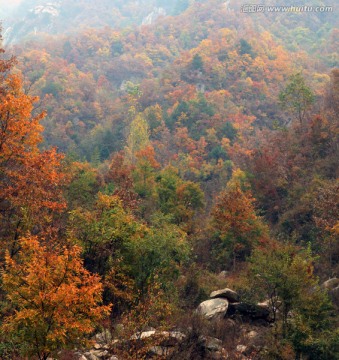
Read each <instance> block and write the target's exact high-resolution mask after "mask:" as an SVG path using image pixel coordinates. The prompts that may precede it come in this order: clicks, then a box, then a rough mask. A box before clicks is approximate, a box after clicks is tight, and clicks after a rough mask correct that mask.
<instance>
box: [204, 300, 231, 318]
mask: <svg viewBox="0 0 339 360" xmlns="http://www.w3.org/2000/svg"><path fill="white" fill-rule="evenodd" d="M228 305H229V303H228V301H227V300H226V299H220V298H216V299H210V300H206V301H204V302H202V303H201V304H200V305H199V306H198V308H197V312H198V313H199V314H201V315H203V316H204V317H205V318H207V319H209V320H212V319H218V318H219V319H220V318H221V319H222V318H224V317H225V315H226V312H227V309H228Z"/></svg>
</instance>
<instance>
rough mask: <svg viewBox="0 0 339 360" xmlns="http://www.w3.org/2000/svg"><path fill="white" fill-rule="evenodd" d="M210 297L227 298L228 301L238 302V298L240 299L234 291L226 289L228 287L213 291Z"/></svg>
mask: <svg viewBox="0 0 339 360" xmlns="http://www.w3.org/2000/svg"><path fill="white" fill-rule="evenodd" d="M210 298H211V299H215V298H222V299H227V300H228V301H229V302H230V303H235V302H239V300H240V298H239V295H238V294H237V293H236V292H235V291H233V290H231V289H228V288H226V289H222V290H217V291H213V292H212V293H211V295H210Z"/></svg>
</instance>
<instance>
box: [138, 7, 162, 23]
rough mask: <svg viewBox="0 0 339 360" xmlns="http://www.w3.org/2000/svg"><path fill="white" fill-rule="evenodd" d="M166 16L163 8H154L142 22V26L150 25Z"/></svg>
mask: <svg viewBox="0 0 339 360" xmlns="http://www.w3.org/2000/svg"><path fill="white" fill-rule="evenodd" d="M160 16H166V11H165V9H163V8H155V9H154V10H153V11H152V12H151V13H150V14H148V15H147V16H146V17H145V18H144V19H143V20H142V25H152V24H154V22H155V21H156V20H157V19H158V18H159V17H160Z"/></svg>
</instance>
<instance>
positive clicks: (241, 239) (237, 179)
mask: <svg viewBox="0 0 339 360" xmlns="http://www.w3.org/2000/svg"><path fill="white" fill-rule="evenodd" d="M244 183H245V174H244V173H243V172H242V171H241V170H240V169H237V170H235V171H234V173H233V176H232V178H231V180H230V181H229V183H228V184H227V187H226V189H225V191H223V192H222V193H221V194H220V196H219V198H218V199H217V203H216V205H215V206H214V209H213V211H212V224H211V225H212V227H213V230H214V232H215V237H216V239H217V243H218V244H217V249H216V250H217V251H219V255H218V257H219V260H221V261H222V262H227V261H229V260H230V259H232V260H233V269H235V266H236V260H237V259H240V260H245V259H246V257H247V256H249V255H250V254H251V251H252V249H253V247H254V246H255V245H257V244H258V243H259V242H261V241H265V240H267V238H268V230H267V227H266V226H265V225H264V224H263V222H262V221H261V219H260V218H259V217H258V216H257V215H256V212H255V207H254V201H255V199H254V198H253V197H252V194H251V192H250V191H249V190H248V189H246V186H245V185H246V184H244ZM223 265H224V266H227V264H225V263H224V264H223Z"/></svg>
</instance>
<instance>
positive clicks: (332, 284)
mask: <svg viewBox="0 0 339 360" xmlns="http://www.w3.org/2000/svg"><path fill="white" fill-rule="evenodd" d="M338 286H339V279H338V278H332V279H329V280H327V281H325V282H324V283H323V284H322V285H321V287H322V288H324V289H326V290H329V291H330V290H333V289H335V288H336V287H338Z"/></svg>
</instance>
